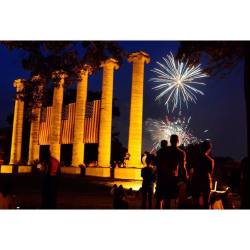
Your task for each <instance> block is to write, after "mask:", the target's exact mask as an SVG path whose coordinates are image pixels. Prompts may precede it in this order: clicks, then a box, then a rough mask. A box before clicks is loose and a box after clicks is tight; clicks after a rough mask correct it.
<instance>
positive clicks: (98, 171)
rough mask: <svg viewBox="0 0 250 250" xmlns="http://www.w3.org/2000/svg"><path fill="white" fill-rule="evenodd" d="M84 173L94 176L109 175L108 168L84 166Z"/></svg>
mask: <svg viewBox="0 0 250 250" xmlns="http://www.w3.org/2000/svg"><path fill="white" fill-rule="evenodd" d="M85 175H87V176H96V177H110V168H104V167H103V168H102V167H89V168H86V172H85Z"/></svg>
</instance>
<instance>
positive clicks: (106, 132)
mask: <svg viewBox="0 0 250 250" xmlns="http://www.w3.org/2000/svg"><path fill="white" fill-rule="evenodd" d="M101 67H103V79H102V98H101V114H100V130H99V147H98V166H100V167H109V166H110V156H111V128H112V106H113V79H114V69H115V70H116V69H118V68H119V67H118V64H117V61H116V60H115V59H112V58H111V59H108V60H106V61H105V62H103V63H102V65H101Z"/></svg>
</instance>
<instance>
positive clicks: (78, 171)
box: [61, 167, 81, 174]
mask: <svg viewBox="0 0 250 250" xmlns="http://www.w3.org/2000/svg"><path fill="white" fill-rule="evenodd" d="M61 173H62V174H81V168H79V167H61Z"/></svg>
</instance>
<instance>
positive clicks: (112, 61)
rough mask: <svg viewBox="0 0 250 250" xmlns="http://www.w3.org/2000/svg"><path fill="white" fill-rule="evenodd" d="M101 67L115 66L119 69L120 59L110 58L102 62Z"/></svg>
mask: <svg viewBox="0 0 250 250" xmlns="http://www.w3.org/2000/svg"><path fill="white" fill-rule="evenodd" d="M100 67H101V68H104V67H113V68H114V69H115V70H117V69H119V64H118V61H117V60H116V59H114V58H109V59H107V60H105V61H103V62H102V63H101V66H100Z"/></svg>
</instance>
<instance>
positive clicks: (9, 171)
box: [0, 165, 13, 174]
mask: <svg viewBox="0 0 250 250" xmlns="http://www.w3.org/2000/svg"><path fill="white" fill-rule="evenodd" d="M0 172H1V174H12V173H13V166H12V165H2V166H1V171H0Z"/></svg>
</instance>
